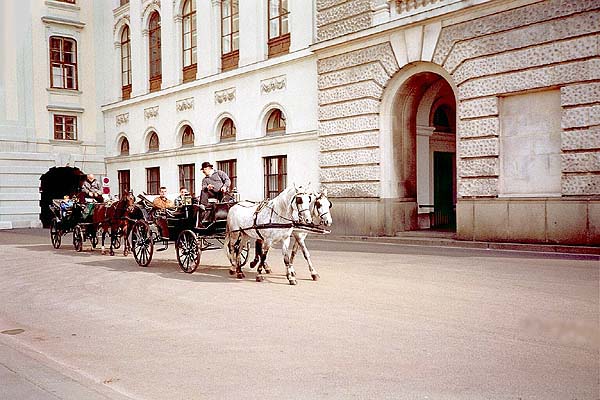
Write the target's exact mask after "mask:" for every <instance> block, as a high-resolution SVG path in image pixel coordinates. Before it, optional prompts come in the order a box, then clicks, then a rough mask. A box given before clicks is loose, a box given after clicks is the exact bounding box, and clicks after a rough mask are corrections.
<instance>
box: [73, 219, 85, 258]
mask: <svg viewBox="0 0 600 400" xmlns="http://www.w3.org/2000/svg"><path fill="white" fill-rule="evenodd" d="M73 247H75V251H77V252H80V251H81V250H83V232H82V231H81V227H80V226H79V225H75V228H73Z"/></svg>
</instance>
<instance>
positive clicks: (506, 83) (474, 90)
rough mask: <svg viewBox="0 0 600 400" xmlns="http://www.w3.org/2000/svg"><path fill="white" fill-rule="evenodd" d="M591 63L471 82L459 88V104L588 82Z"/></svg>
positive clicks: (510, 74)
mask: <svg viewBox="0 0 600 400" xmlns="http://www.w3.org/2000/svg"><path fill="white" fill-rule="evenodd" d="M592 64H593V62H592V60H586V61H574V62H571V63H565V64H559V65H553V66H549V67H540V68H533V69H528V70H524V71H516V72H511V73H506V74H502V75H494V76H489V77H482V78H478V79H472V80H470V81H468V82H465V83H463V84H462V85H460V86H459V87H458V97H459V98H460V99H461V100H466V99H471V98H475V97H483V96H491V95H498V94H504V93H515V92H524V91H528V90H533V89H539V88H547V87H551V86H556V85H560V84H565V83H571V82H579V81H585V80H588V79H590V75H591V71H590V66H591V65H592Z"/></svg>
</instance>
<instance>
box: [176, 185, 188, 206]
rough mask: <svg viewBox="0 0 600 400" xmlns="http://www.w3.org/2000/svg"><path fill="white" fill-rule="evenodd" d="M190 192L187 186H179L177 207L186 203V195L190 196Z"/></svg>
mask: <svg viewBox="0 0 600 400" xmlns="http://www.w3.org/2000/svg"><path fill="white" fill-rule="evenodd" d="M189 195H190V192H188V190H187V189H186V187H185V186H182V187H180V188H179V196H177V197H175V207H181V206H184V205H186V204H185V203H186V197H189Z"/></svg>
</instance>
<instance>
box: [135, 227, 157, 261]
mask: <svg viewBox="0 0 600 400" xmlns="http://www.w3.org/2000/svg"><path fill="white" fill-rule="evenodd" d="M131 250H132V252H133V258H135V262H137V263H138V265H139V266H140V267H147V266H148V264H150V261H152V255H153V253H154V242H153V241H152V234H151V232H150V225H148V223H147V222H146V221H144V220H139V221H137V222H136V223H135V225H133V229H132V230H131Z"/></svg>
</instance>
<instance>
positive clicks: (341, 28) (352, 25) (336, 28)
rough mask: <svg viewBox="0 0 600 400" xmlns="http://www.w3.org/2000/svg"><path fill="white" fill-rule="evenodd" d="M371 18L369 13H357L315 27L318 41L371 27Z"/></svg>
mask: <svg viewBox="0 0 600 400" xmlns="http://www.w3.org/2000/svg"><path fill="white" fill-rule="evenodd" d="M372 22H373V18H372V16H371V14H370V13H365V14H359V15H356V16H354V17H351V18H348V19H345V20H341V21H338V22H334V23H332V24H329V25H325V26H322V27H320V28H318V29H317V40H318V41H319V42H322V41H325V40H329V39H333V38H336V37H340V36H343V35H348V34H350V33H354V32H359V31H362V30H364V29H368V28H370V27H371V24H372Z"/></svg>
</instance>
